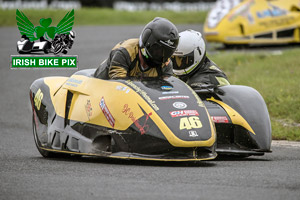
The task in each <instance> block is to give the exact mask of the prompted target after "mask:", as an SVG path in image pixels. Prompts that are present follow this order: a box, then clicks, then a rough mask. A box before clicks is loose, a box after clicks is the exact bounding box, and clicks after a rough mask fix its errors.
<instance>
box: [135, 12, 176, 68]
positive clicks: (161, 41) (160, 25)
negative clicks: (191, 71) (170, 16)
mask: <svg viewBox="0 0 300 200" xmlns="http://www.w3.org/2000/svg"><path fill="white" fill-rule="evenodd" d="M178 40H179V35H178V31H177V28H176V27H175V25H174V24H173V23H172V22H170V21H169V20H167V19H165V18H161V17H156V18H155V19H154V20H153V21H151V22H149V23H148V24H147V25H146V26H145V27H144V29H143V31H142V33H141V35H140V41H139V46H140V48H141V53H142V55H143V57H144V59H145V61H146V63H147V64H148V65H149V66H150V67H155V66H160V65H161V64H162V63H164V62H166V61H167V60H168V59H169V58H170V57H171V56H172V55H173V53H174V51H175V50H176V48H177V45H178Z"/></svg>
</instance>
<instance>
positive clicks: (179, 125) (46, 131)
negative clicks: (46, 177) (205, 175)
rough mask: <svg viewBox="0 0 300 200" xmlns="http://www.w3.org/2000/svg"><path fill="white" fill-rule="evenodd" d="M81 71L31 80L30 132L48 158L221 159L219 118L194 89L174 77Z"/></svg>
mask: <svg viewBox="0 0 300 200" xmlns="http://www.w3.org/2000/svg"><path fill="white" fill-rule="evenodd" d="M93 71H94V70H83V71H80V72H78V73H76V74H74V75H72V76H71V77H70V78H68V77H46V78H41V79H38V80H36V81H34V83H33V84H32V85H31V87H30V99H31V104H32V109H33V132H34V138H35V142H36V145H37V148H38V150H39V151H40V153H41V154H42V155H43V156H45V157H51V156H54V157H55V156H58V155H62V154H63V155H64V154H71V155H83V156H100V157H110V158H121V159H142V160H159V161H199V160H208V159H213V158H215V157H216V152H215V141H216V133H215V127H214V124H213V122H212V120H211V118H210V116H209V113H208V112H207V109H206V108H205V106H204V104H203V102H202V101H201V99H200V98H199V97H198V96H197V94H196V93H195V92H194V91H193V90H192V89H191V88H190V87H189V86H187V85H186V84H185V83H184V82H182V81H180V80H179V79H177V78H174V77H170V78H168V79H166V80H162V79H157V80H154V79H149V80H148V79H144V80H142V81H141V80H133V79H132V80H130V79H128V80H101V79H97V78H94V77H92V76H91V74H93Z"/></svg>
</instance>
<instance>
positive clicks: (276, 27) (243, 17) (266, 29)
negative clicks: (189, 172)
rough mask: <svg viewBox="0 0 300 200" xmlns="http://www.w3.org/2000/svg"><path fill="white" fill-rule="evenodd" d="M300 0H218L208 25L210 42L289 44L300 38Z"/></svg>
mask: <svg viewBox="0 0 300 200" xmlns="http://www.w3.org/2000/svg"><path fill="white" fill-rule="evenodd" d="M299 27H300V3H299V1H298V0H272V1H270V0H218V1H217V2H216V5H215V7H214V8H213V9H212V10H211V11H210V13H209V14H208V16H207V18H206V22H205V25H204V36H205V39H206V40H207V41H208V42H221V43H223V44H225V46H230V45H239V44H243V45H244V44H250V45H251V44H255V45H269V44H288V43H299V42H300V32H299Z"/></svg>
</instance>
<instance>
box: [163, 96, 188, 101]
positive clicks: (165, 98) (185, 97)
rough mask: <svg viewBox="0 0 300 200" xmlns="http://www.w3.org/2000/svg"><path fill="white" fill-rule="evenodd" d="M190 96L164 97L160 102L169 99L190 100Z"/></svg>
mask: <svg viewBox="0 0 300 200" xmlns="http://www.w3.org/2000/svg"><path fill="white" fill-rule="evenodd" d="M189 98H190V97H189V96H184V95H176V96H164V97H158V99H159V100H162V101H163V100H168V99H189Z"/></svg>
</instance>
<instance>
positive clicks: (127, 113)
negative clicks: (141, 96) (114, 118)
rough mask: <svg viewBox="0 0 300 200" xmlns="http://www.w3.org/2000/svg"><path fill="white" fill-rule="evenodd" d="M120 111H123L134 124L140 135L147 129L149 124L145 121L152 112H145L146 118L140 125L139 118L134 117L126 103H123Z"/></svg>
mask: <svg viewBox="0 0 300 200" xmlns="http://www.w3.org/2000/svg"><path fill="white" fill-rule="evenodd" d="M122 113H124V114H125V115H126V116H127V117H128V118H129V119H130V120H131V121H132V122H133V123H134V125H135V126H136V127H137V128H138V129H139V131H140V133H141V135H144V134H145V133H146V132H147V131H148V129H149V126H148V125H147V121H148V119H149V117H150V116H151V115H152V112H150V113H149V114H146V120H145V122H144V124H143V125H141V124H140V122H139V120H138V119H136V117H135V116H134V113H133V112H131V111H130V108H129V106H128V104H125V105H124V106H123V110H122Z"/></svg>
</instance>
